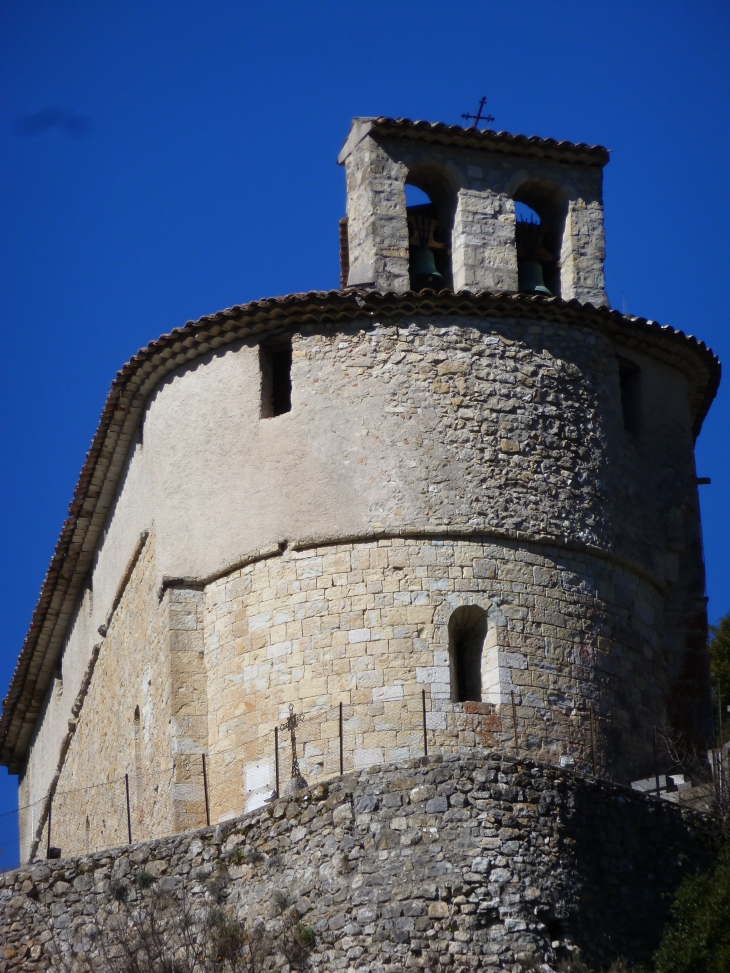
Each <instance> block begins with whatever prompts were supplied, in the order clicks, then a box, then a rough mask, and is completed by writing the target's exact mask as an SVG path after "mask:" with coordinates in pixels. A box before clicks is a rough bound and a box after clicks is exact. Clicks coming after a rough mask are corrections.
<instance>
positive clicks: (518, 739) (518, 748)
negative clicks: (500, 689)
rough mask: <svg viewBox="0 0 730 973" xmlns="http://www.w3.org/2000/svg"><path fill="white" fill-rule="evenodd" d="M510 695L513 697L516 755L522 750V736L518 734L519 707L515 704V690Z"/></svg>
mask: <svg viewBox="0 0 730 973" xmlns="http://www.w3.org/2000/svg"><path fill="white" fill-rule="evenodd" d="M510 696H511V697H512V725H513V726H514V730H515V756H517V755H518V754H519V752H520V738H519V736H518V734H517V707H516V706H515V691H514V689H513V690H511V692H510Z"/></svg>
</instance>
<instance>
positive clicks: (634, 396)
mask: <svg viewBox="0 0 730 973" xmlns="http://www.w3.org/2000/svg"><path fill="white" fill-rule="evenodd" d="M618 378H619V384H620V386H621V411H622V413H623V419H624V429H625V430H626V432H631V433H634V435H636V434H637V433H639V432H641V369H640V368H639V366H638V365H637V364H636V363H635V362H632V361H629V359H628V358H619V360H618Z"/></svg>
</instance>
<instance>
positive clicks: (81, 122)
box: [13, 105, 94, 139]
mask: <svg viewBox="0 0 730 973" xmlns="http://www.w3.org/2000/svg"><path fill="white" fill-rule="evenodd" d="M93 127H94V126H93V124H92V122H91V119H90V118H87V117H86V116H85V115H79V114H78V112H75V111H73V110H72V109H71V108H64V107H63V105H51V106H49V107H48V108H44V109H42V110H41V111H39V112H36V113H35V114H34V115H21V116H20V117H19V118H16V119H15V120H14V122H13V131H14V132H15V134H16V135H25V136H35V135H43V134H44V132H48V131H50V130H51V129H52V128H57V129H58V131H59V132H61V133H62V134H63V135H68V136H69V137H70V138H74V139H80V138H84V137H85V136H86V135H89V134H90V133H91V131H92V130H93Z"/></svg>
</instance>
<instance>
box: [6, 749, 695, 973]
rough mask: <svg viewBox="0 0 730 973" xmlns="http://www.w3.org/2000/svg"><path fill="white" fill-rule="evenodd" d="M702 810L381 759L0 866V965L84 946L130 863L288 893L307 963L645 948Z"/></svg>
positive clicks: (172, 883)
mask: <svg viewBox="0 0 730 973" xmlns="http://www.w3.org/2000/svg"><path fill="white" fill-rule="evenodd" d="M711 853H712V838H711V836H710V831H709V828H708V827H707V825H706V823H705V822H704V821H703V819H701V818H700V817H699V816H697V815H692V814H691V813H690V812H688V811H686V810H682V809H680V808H678V807H677V806H674V805H670V804H668V803H665V802H661V801H656V800H655V799H653V798H648V797H645V796H641V795H637V794H635V793H632V792H630V791H628V790H626V789H624V788H621V787H618V786H616V785H612V784H607V783H604V782H600V781H597V780H593V779H586V778H581V777H579V776H576V775H574V774H571V773H568V772H566V771H562V770H559V769H556V768H552V767H546V766H543V765H539V764H536V763H532V762H529V761H515V760H512V759H510V758H508V757H505V756H504V755H500V754H497V753H490V752H486V751H477V752H474V753H472V754H471V755H464V754H462V755H461V756H458V755H453V756H446V757H443V758H442V757H435V758H433V759H431V760H430V761H429V760H423V761H412V762H410V763H408V764H404V765H402V766H395V765H390V766H386V767H384V768H378V767H374V768H371V769H370V770H368V771H363V772H362V773H360V774H355V775H352V776H345V777H342V778H338V779H336V780H334V781H331V782H330V783H329V785H328V786H327V785H318V786H317V787H315V788H313V789H310V790H307V791H303V792H300V793H299V794H297V795H296V796H294V797H291V798H288V799H281V800H276V801H274V802H272V803H270V804H268V805H267V806H266V807H264V808H261V809H259V810H258V811H255V812H252V813H250V814H248V815H246V816H244V817H243V818H240V819H238V820H236V821H230V822H227V823H226V824H224V825H221V826H218V827H212V828H206V829H202V830H199V831H195V832H188V833H187V834H184V835H179V836H177V837H174V838H166V839H159V840H156V841H151V842H149V843H146V844H142V845H133V846H129V847H126V848H119V849H116V850H114V851H107V852H102V853H98V854H96V855H91V856H87V857H81V858H73V859H67V860H62V861H48V862H46V861H37V862H35V863H33V864H32V865H30V866H28V867H25V868H22V869H19V870H17V871H14V872H8V873H6V874H5V875H4V876H0V943H2V946H1V947H0V973H10V971H18V970H23V971H33V970H44V969H47V968H48V967H49V965H50V963H51V959H52V957H53V956H54V955H55V953H56V951H57V950H59V949H60V950H61V951H63V952H64V953H65V954H66V955H67V956H70V955H71V954H72V952H73V951H76V952H78V951H79V950H81V949H89V950H93V949H94V946H93V942H92V940H91V939H90V937H89V916H90V915H91V914H93V913H94V911H95V910H96V909H98V907H99V906H100V905H106V903H107V902H108V901H109V900H108V891H109V885H110V881H115V882H117V883H119V882H121V883H122V884H124V885H126V886H128V888H129V889H130V894H131V895H132V896H135V895H139V894H140V893H139V891H137V890H136V886H135V884H134V877H135V875H136V874H138V873H139V872H140V871H145V872H146V873H147V875H148V876H150V877H152V878H153V879H154V881H155V882H156V883H157V884H158V885H159V886H162V887H163V888H164V889H166V890H167V891H168V892H170V893H171V894H177V895H179V894H181V892H182V890H183V889H185V892H186V895H187V896H188V898H189V900H190V901H191V902H192V904H193V907H194V908H196V909H200V910H204V909H205V908H206V907H207V906H209V905H210V904H212V903H214V902H216V901H218V902H220V903H221V904H222V905H223V907H224V908H225V909H228V910H229V911H230V912H232V913H235V914H237V915H239V916H241V917H246V918H248V919H254V918H255V917H257V916H260V917H262V919H263V920H264V921H266V922H268V923H269V924H271V923H272V922H275V920H274V919H272V918H271V916H272V915H273V911H274V910H272V899H273V898H274V897H275V895H276V893H277V892H279V891H283V892H285V893H286V894H287V896H288V898H289V900H290V901H291V902H292V903H294V905H295V908H296V909H297V910H298V912H299V913H300V914H301V915H302V916H303V921H304V922H305V923H306V924H307V925H308V926H310V927H311V928H312V929H313V930H314V933H315V946H314V952H313V955H312V958H311V968H312V970H315V971H318V973H330V971H334V970H348V971H355V970H357V971H363V973H381V971H384V970H386V969H387V970H388V971H389V973H400V971H403V970H405V969H406V968H408V969H412V968H416V969H418V968H420V969H425V970H429V971H436V970H441V969H444V968H451V969H453V970H454V971H459V970H467V969H469V970H474V969H485V970H505V971H514V973H517V971H518V970H520V969H521V966H520V960H527V959H529V958H531V957H535V956H537V957H539V958H543V957H547V958H548V959H549V960H550V961H553V960H555V959H558V958H559V957H560V955H565V954H566V953H567V952H568V951H569V950H570V949H571V948H574V947H579V948H580V949H581V950H582V952H583V955H584V956H585V958H586V959H587V960H589V961H590V962H591V963H595V964H596V965H606V964H607V963H608V962H609V961H610V960H612V959H613V958H615V957H616V956H618V955H622V956H625V957H627V958H628V959H630V960H634V961H637V960H643V959H646V958H647V957H648V955H649V954H650V952H651V950H652V949H653V948H654V946H655V945H656V943H657V940H658V937H659V934H660V930H661V927H662V925H663V923H664V921H665V918H666V913H667V908H668V898H667V896H668V894H671V893H672V892H673V891H674V889H675V888H676V887H677V885H678V883H679V882H680V881H681V879H682V878H683V876H684V875H685V874H687V873H688V872H689V871H690V870H692V869H694V868H696V867H702V866H704V865H706V864H707V863H708V862H709V860H710V856H711Z"/></svg>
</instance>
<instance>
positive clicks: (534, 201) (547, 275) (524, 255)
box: [514, 180, 567, 297]
mask: <svg viewBox="0 0 730 973" xmlns="http://www.w3.org/2000/svg"><path fill="white" fill-rule="evenodd" d="M514 200H515V243H516V245H517V273H518V285H517V286H518V287H519V289H520V290H521V291H523V292H525V293H534V294H546V295H555V296H558V297H559V296H560V250H561V246H562V239H563V231H564V228H565V215H566V212H567V201H566V200H565V199H563V195H562V193H561V192H560V191H559V190H558V187H557V186H554V185H552V184H551V183H546V182H542V181H540V180H529V181H528V182H526V183H524V184H523V185H522V186H520V188H519V190H518V191H517V192H516V193H515V194H514Z"/></svg>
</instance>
